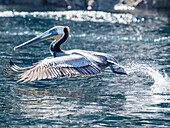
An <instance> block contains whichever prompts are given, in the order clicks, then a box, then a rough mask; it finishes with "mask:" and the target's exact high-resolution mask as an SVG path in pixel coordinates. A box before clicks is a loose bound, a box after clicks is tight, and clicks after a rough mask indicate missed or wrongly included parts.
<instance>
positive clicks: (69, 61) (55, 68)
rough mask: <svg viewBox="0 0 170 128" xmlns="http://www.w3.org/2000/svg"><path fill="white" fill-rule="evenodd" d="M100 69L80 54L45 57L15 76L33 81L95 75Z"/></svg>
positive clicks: (21, 79)
mask: <svg viewBox="0 0 170 128" xmlns="http://www.w3.org/2000/svg"><path fill="white" fill-rule="evenodd" d="M100 72H101V69H100V68H99V67H98V66H97V65H96V64H94V63H92V62H91V61H89V60H87V58H84V57H82V56H80V55H68V56H64V57H50V58H46V59H44V60H42V61H40V62H38V63H37V65H34V67H33V68H31V69H28V70H26V71H24V72H23V73H21V74H19V75H18V76H17V77H18V78H19V80H18V81H23V82H27V81H34V80H40V79H47V78H54V77H56V78H58V77H70V76H77V75H95V74H98V73H100Z"/></svg>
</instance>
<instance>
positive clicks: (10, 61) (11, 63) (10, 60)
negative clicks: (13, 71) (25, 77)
mask: <svg viewBox="0 0 170 128" xmlns="http://www.w3.org/2000/svg"><path fill="white" fill-rule="evenodd" d="M9 64H10V65H11V66H12V65H14V63H13V62H12V59H11V58H9Z"/></svg>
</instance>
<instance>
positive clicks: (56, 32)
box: [14, 26, 69, 50]
mask: <svg viewBox="0 0 170 128" xmlns="http://www.w3.org/2000/svg"><path fill="white" fill-rule="evenodd" d="M64 28H67V29H68V30H69V28H68V27H63V26H60V27H59V26H58V27H53V28H51V29H49V30H48V31H46V32H44V33H43V34H41V35H39V36H37V37H35V38H33V39H31V40H29V41H27V42H25V43H23V44H20V45H18V46H16V47H15V48H14V50H16V49H19V48H22V47H25V46H28V45H31V44H34V43H37V42H40V41H44V40H48V39H52V38H53V39H55V40H58V39H60V38H61V37H62V35H63V34H64V33H63V30H64Z"/></svg>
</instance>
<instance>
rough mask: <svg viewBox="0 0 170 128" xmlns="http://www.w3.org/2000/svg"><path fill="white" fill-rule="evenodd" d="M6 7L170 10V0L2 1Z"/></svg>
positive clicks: (0, 0) (0, 2) (0, 1)
mask: <svg viewBox="0 0 170 128" xmlns="http://www.w3.org/2000/svg"><path fill="white" fill-rule="evenodd" d="M0 4H5V5H13V4H15V5H37V6H42V5H54V6H56V7H61V8H68V9H88V10H91V9H94V10H111V9H114V8H115V6H125V7H126V6H127V7H134V8H142V9H170V0H0Z"/></svg>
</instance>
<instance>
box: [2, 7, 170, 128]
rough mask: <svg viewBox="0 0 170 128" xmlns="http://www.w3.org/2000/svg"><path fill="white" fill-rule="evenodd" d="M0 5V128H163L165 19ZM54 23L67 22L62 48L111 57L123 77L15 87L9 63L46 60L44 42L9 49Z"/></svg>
mask: <svg viewBox="0 0 170 128" xmlns="http://www.w3.org/2000/svg"><path fill="white" fill-rule="evenodd" d="M31 8H32V7H27V8H25V7H15V9H13V7H10V6H0V26H1V27H0V45H1V47H0V57H1V61H0V68H1V69H0V70H1V73H0V127H59V128H60V127H170V124H169V121H170V78H169V76H170V53H169V48H170V36H169V35H170V24H169V18H170V15H169V13H168V12H156V11H153V12H152V11H143V10H142V11H139V12H138V11H137V12H135V13H134V12H132V13H130V12H126V13H125V12H103V11H81V10H80V11H78V10H77V11H76V10H75V11H71V10H64V9H53V10H52V9H50V11H49V8H48V7H46V8H43V9H42V8H40V9H37V10H36V11H34V10H31ZM56 25H62V26H64V25H67V26H69V27H70V29H71V33H70V36H69V38H68V40H67V42H66V43H64V44H63V45H62V48H63V49H65V50H69V49H84V50H91V51H99V52H105V53H109V54H111V55H113V56H114V57H115V58H116V59H117V60H118V61H119V62H120V64H122V65H124V66H125V69H126V71H127V72H128V73H129V75H127V76H124V75H116V74H113V73H112V72H111V70H110V69H109V68H106V70H105V71H103V72H102V73H101V74H99V75H97V76H90V77H89V76H85V77H82V76H78V77H71V78H59V79H52V80H49V79H47V80H41V81H35V82H28V83H24V84H23V83H16V80H15V79H13V77H11V76H8V75H6V74H4V72H3V68H4V67H5V68H8V69H9V67H10V66H9V63H8V62H9V58H12V59H13V61H14V62H15V63H16V64H17V65H19V66H22V67H23V66H30V65H31V64H32V63H35V62H37V61H39V60H42V59H44V58H45V57H48V56H51V55H50V52H49V45H50V42H51V40H49V41H45V42H42V43H38V44H34V45H32V46H29V47H27V48H23V49H20V50H17V51H15V52H14V51H13V48H14V47H15V46H17V45H19V44H20V43H23V42H25V41H27V40H29V39H31V38H33V37H34V36H36V35H37V34H40V33H42V32H44V31H46V30H48V29H49V28H51V27H53V26H56Z"/></svg>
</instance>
